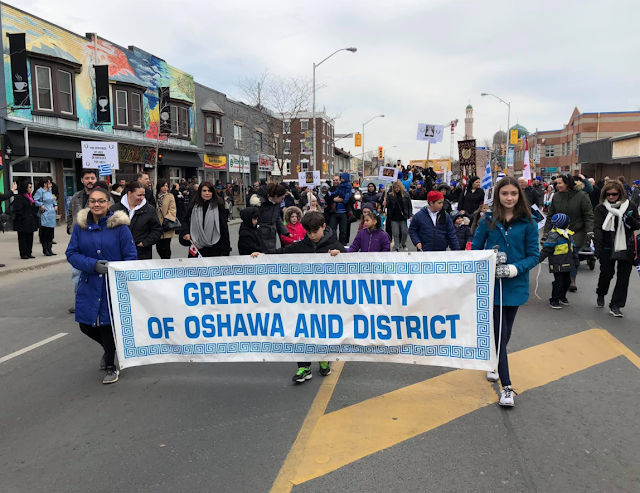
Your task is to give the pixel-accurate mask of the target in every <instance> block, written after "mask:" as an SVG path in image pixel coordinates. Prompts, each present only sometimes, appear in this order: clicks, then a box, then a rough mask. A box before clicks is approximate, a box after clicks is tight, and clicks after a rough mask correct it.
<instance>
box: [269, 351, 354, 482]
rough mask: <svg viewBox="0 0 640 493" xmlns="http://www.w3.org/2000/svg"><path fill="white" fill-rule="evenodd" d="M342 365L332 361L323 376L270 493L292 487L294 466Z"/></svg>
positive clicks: (298, 461)
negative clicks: (328, 371)
mask: <svg viewBox="0 0 640 493" xmlns="http://www.w3.org/2000/svg"><path fill="white" fill-rule="evenodd" d="M343 367H344V362H342V361H338V362H333V363H332V364H331V374H330V375H329V376H327V377H324V380H323V381H322V385H321V386H320V390H318V393H317V394H316V397H315V399H314V400H313V403H312V404H311V408H310V409H309V412H308V413H307V417H306V418H305V419H304V423H302V428H300V432H299V433H298V437H297V438H296V441H295V442H293V446H292V447H291V450H290V451H289V454H288V455H287V458H286V459H285V461H284V465H283V466H282V469H280V472H279V473H278V476H277V477H276V479H275V481H274V482H273V486H271V491H270V493H289V492H290V491H291V489H292V488H293V486H294V485H293V483H292V482H291V478H293V477H295V476H296V468H297V467H298V464H300V462H301V461H302V458H303V455H304V453H305V449H306V445H307V441H308V440H309V437H310V436H311V434H312V433H313V430H314V429H315V427H316V425H317V424H318V420H319V419H320V418H321V417H322V415H323V414H324V412H325V411H326V409H327V405H328V404H329V400H330V399H331V396H332V395H333V391H334V389H335V388H336V384H337V383H338V378H340V373H342V368H343Z"/></svg>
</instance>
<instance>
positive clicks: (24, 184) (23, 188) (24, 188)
mask: <svg viewBox="0 0 640 493" xmlns="http://www.w3.org/2000/svg"><path fill="white" fill-rule="evenodd" d="M29 185H31V182H30V181H29V180H20V181H19V182H18V193H19V194H20V195H24V194H25V193H29Z"/></svg>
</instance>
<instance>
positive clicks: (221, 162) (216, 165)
mask: <svg viewBox="0 0 640 493" xmlns="http://www.w3.org/2000/svg"><path fill="white" fill-rule="evenodd" d="M204 167H205V168H206V169H220V170H226V169H227V156H214V155H213V154H205V155H204Z"/></svg>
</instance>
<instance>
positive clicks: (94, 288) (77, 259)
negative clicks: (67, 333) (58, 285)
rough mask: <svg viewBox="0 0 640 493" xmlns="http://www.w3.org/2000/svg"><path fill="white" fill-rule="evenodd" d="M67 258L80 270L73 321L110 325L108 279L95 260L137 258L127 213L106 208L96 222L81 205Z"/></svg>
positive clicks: (93, 324) (114, 260)
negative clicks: (103, 214)
mask: <svg viewBox="0 0 640 493" xmlns="http://www.w3.org/2000/svg"><path fill="white" fill-rule="evenodd" d="M67 260H68V261H69V263H70V264H71V265H72V266H73V267H75V268H76V269H78V270H80V271H82V273H81V274H80V280H79V281H78V291H77V292H76V322H78V323H81V324H87V325H92V326H94V327H96V326H100V325H110V324H111V317H110V316H109V303H108V297H107V296H108V295H107V283H106V282H105V281H106V280H105V276H103V275H102V274H98V273H97V272H96V271H95V266H96V263H97V262H98V260H108V261H110V262H111V261H113V262H116V261H119V260H138V252H137V250H136V245H135V244H134V242H133V236H131V231H129V215H128V214H127V213H125V212H123V211H117V212H112V211H109V212H108V213H107V216H106V217H103V218H100V220H99V221H98V224H96V223H95V222H93V214H91V213H90V212H89V209H82V210H81V211H80V212H78V222H77V223H76V225H75V226H74V227H73V233H72V235H71V240H69V246H68V247H67Z"/></svg>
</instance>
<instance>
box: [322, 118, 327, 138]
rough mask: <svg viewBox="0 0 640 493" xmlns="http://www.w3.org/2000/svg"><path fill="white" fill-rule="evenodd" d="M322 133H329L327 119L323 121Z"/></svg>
mask: <svg viewBox="0 0 640 493" xmlns="http://www.w3.org/2000/svg"><path fill="white" fill-rule="evenodd" d="M322 133H323V135H326V134H327V122H325V121H323V122H322Z"/></svg>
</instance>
